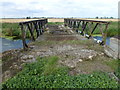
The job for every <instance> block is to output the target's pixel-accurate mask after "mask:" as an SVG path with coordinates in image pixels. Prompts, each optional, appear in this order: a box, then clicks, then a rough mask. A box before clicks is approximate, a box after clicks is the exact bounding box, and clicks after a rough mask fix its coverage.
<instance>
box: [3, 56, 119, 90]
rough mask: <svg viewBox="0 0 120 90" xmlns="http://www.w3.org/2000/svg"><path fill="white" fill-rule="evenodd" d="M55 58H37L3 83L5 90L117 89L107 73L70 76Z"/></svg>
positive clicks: (67, 69) (66, 69) (115, 83)
mask: <svg viewBox="0 0 120 90" xmlns="http://www.w3.org/2000/svg"><path fill="white" fill-rule="evenodd" d="M58 60H59V58H58V57H57V56H51V57H44V58H40V57H38V58H37V62H34V63H31V64H26V65H25V66H24V69H23V70H22V71H21V72H20V73H18V74H17V75H16V76H15V77H13V78H11V79H9V80H8V81H6V82H4V83H3V89H6V88H117V87H118V84H117V82H116V81H115V80H114V78H110V77H109V75H108V73H105V72H93V73H91V74H80V75H75V76H71V75H69V74H68V72H69V68H68V67H65V66H60V65H58Z"/></svg>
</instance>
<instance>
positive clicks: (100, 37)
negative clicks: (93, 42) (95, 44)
mask: <svg viewBox="0 0 120 90" xmlns="http://www.w3.org/2000/svg"><path fill="white" fill-rule="evenodd" d="M93 38H95V39H97V40H100V41H102V39H103V38H102V36H95V37H93ZM106 45H110V37H107V38H106Z"/></svg>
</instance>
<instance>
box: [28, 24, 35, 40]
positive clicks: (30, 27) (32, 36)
mask: <svg viewBox="0 0 120 90" xmlns="http://www.w3.org/2000/svg"><path fill="white" fill-rule="evenodd" d="M30 25H31V24H27V26H28V29H29V31H30V34H31V38H32V41H35V38H34V34H33V31H32V26H30Z"/></svg>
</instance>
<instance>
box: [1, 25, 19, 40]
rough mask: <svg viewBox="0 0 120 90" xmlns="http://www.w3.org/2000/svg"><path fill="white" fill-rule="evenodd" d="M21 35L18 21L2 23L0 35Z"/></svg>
mask: <svg viewBox="0 0 120 90" xmlns="http://www.w3.org/2000/svg"><path fill="white" fill-rule="evenodd" d="M6 36H7V37H8V38H10V37H14V38H15V37H17V38H20V37H21V30H20V28H19V26H18V23H2V37H6Z"/></svg>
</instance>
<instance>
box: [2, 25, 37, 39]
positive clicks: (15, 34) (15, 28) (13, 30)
mask: <svg viewBox="0 0 120 90" xmlns="http://www.w3.org/2000/svg"><path fill="white" fill-rule="evenodd" d="M1 30H2V31H1V32H2V35H1V36H0V37H3V38H7V39H21V38H22V36H21V35H22V34H21V28H20V26H19V24H18V23H2V29H1ZM34 34H35V33H34ZM35 35H36V34H35ZM26 38H30V32H29V30H27V31H26Z"/></svg>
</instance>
